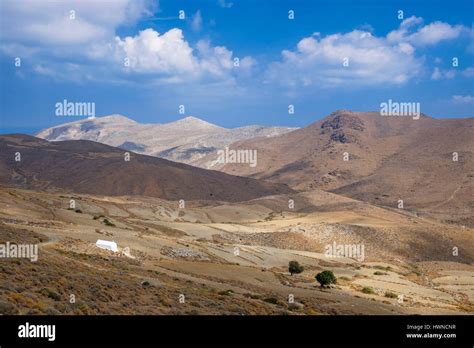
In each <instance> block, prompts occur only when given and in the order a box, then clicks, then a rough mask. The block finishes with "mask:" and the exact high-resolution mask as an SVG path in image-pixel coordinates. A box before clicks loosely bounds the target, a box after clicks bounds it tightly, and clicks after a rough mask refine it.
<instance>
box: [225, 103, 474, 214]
mask: <svg viewBox="0 0 474 348" xmlns="http://www.w3.org/2000/svg"><path fill="white" fill-rule="evenodd" d="M231 148H233V149H252V150H257V153H258V163H257V165H256V166H255V167H253V168H252V167H250V166H248V165H242V164H226V165H224V166H223V167H222V168H221V170H223V171H224V172H226V173H229V174H234V175H246V176H250V177H253V178H259V179H266V180H271V181H273V182H277V183H285V184H288V185H289V186H291V187H292V188H295V189H304V190H307V189H312V188H320V189H324V190H330V191H333V192H336V193H340V194H343V195H346V196H349V197H353V198H357V199H360V200H364V201H369V202H372V203H376V204H382V205H386V206H392V207H397V202H398V200H400V199H402V200H403V201H404V206H405V208H407V209H421V210H423V209H431V210H432V211H438V210H439V211H454V210H456V211H457V212H462V213H467V212H468V211H469V210H470V211H472V210H473V208H474V189H473V187H474V118H466V119H433V118H431V117H427V116H424V115H422V116H421V117H420V118H419V119H417V120H415V119H413V118H412V117H383V116H380V114H379V113H376V112H367V113H361V112H351V111H346V110H340V111H337V112H334V113H333V114H331V115H329V116H328V117H326V118H324V119H322V120H320V121H318V122H316V123H313V124H311V125H309V126H307V127H305V128H302V129H299V130H296V131H293V132H290V133H287V134H284V135H281V136H277V137H273V138H269V139H253V140H247V141H242V142H237V143H234V144H233V145H232V146H231Z"/></svg>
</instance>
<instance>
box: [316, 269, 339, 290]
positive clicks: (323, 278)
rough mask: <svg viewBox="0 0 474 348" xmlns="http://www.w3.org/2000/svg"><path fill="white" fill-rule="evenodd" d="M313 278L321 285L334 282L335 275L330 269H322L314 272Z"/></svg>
mask: <svg viewBox="0 0 474 348" xmlns="http://www.w3.org/2000/svg"><path fill="white" fill-rule="evenodd" d="M315 278H316V280H317V281H318V283H319V284H321V287H325V286H327V285H330V284H335V283H336V276H335V275H334V273H332V271H322V272H321V273H318V274H316V277H315Z"/></svg>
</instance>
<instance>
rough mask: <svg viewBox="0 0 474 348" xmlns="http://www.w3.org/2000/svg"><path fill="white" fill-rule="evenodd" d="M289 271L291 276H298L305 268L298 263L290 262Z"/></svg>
mask: <svg viewBox="0 0 474 348" xmlns="http://www.w3.org/2000/svg"><path fill="white" fill-rule="evenodd" d="M288 271H289V272H290V274H291V275H293V273H296V274H298V273H301V272H303V271H304V267H303V266H301V265H300V264H299V263H298V261H290V262H289V263H288Z"/></svg>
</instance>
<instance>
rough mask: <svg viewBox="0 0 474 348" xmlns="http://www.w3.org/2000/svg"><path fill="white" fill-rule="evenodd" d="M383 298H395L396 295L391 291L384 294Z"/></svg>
mask: <svg viewBox="0 0 474 348" xmlns="http://www.w3.org/2000/svg"><path fill="white" fill-rule="evenodd" d="M385 297H388V298H397V297H398V296H397V294H395V293H393V292H391V291H387V292H385Z"/></svg>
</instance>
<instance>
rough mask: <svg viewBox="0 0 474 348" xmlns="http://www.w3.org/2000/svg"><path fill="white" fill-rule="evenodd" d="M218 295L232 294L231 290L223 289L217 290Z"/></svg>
mask: <svg viewBox="0 0 474 348" xmlns="http://www.w3.org/2000/svg"><path fill="white" fill-rule="evenodd" d="M218 294H219V295H224V296H232V295H233V294H234V291H233V290H230V289H229V290H223V291H219V292H218Z"/></svg>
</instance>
